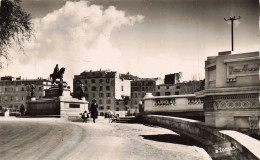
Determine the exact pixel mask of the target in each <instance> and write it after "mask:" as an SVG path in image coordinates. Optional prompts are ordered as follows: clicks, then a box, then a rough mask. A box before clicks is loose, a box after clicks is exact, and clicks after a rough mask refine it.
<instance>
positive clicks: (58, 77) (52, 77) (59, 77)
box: [50, 67, 65, 84]
mask: <svg viewBox="0 0 260 160" xmlns="http://www.w3.org/2000/svg"><path fill="white" fill-rule="evenodd" d="M64 72H65V68H63V67H62V68H61V69H60V70H59V71H58V72H57V73H56V74H50V79H52V82H51V84H54V82H56V79H60V81H62V80H63V79H62V78H63V74H64Z"/></svg>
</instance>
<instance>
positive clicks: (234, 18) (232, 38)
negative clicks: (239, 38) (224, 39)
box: [224, 16, 241, 51]
mask: <svg viewBox="0 0 260 160" xmlns="http://www.w3.org/2000/svg"><path fill="white" fill-rule="evenodd" d="M240 18H241V17H240V16H239V17H238V18H236V17H235V16H233V17H229V19H226V18H224V20H225V21H231V48H232V51H234V27H233V26H234V25H233V23H234V21H235V20H238V19H240Z"/></svg>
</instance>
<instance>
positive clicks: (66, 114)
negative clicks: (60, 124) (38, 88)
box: [27, 87, 89, 121]
mask: <svg viewBox="0 0 260 160" xmlns="http://www.w3.org/2000/svg"><path fill="white" fill-rule="evenodd" d="M85 110H86V111H87V112H89V111H88V101H86V100H85V98H83V99H82V100H79V99H76V98H72V97H71V95H70V90H69V89H67V88H63V93H62V95H61V96H60V90H59V88H58V87H51V88H49V89H46V90H45V97H44V98H42V99H38V100H31V101H30V102H28V108H27V112H28V115H31V116H46V117H61V118H64V119H65V120H69V121H81V120H82V119H81V115H80V114H81V113H83V112H84V111H85Z"/></svg>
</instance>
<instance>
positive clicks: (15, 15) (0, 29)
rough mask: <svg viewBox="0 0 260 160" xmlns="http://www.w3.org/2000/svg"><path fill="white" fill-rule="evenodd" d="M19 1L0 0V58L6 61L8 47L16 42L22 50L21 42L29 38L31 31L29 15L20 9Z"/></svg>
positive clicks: (8, 58)
mask: <svg viewBox="0 0 260 160" xmlns="http://www.w3.org/2000/svg"><path fill="white" fill-rule="evenodd" d="M20 1H21V0H1V1H0V4H1V5H0V59H2V58H4V59H6V60H7V61H9V60H10V54H9V53H8V49H9V48H10V47H12V46H14V44H16V45H17V46H18V47H19V49H20V50H23V42H24V41H25V40H29V39H30V38H31V35H32V31H33V28H32V23H31V15H30V14H29V13H26V12H25V11H23V10H22V9H21V7H20ZM0 68H2V63H1V61H0Z"/></svg>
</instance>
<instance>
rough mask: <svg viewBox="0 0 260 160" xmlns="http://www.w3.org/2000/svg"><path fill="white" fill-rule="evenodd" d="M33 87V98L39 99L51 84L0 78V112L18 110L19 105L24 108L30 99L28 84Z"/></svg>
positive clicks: (39, 79)
mask: <svg viewBox="0 0 260 160" xmlns="http://www.w3.org/2000/svg"><path fill="white" fill-rule="evenodd" d="M32 83H33V84H34V85H35V98H36V99H41V98H42V97H43V96H44V90H45V89H48V88H49V87H50V85H51V82H50V81H49V80H46V79H42V78H37V79H21V78H20V77H19V78H13V77H11V76H8V77H1V80H0V110H2V109H17V110H19V109H20V106H21V105H24V106H25V108H26V102H27V101H28V100H29V98H30V89H29V88H30V87H29V86H30V84H32Z"/></svg>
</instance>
